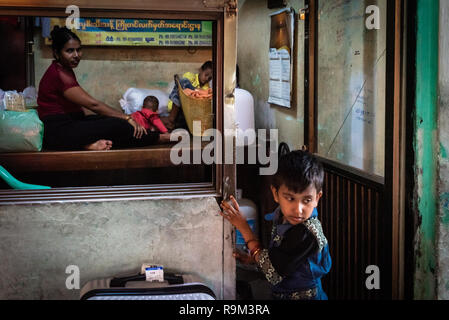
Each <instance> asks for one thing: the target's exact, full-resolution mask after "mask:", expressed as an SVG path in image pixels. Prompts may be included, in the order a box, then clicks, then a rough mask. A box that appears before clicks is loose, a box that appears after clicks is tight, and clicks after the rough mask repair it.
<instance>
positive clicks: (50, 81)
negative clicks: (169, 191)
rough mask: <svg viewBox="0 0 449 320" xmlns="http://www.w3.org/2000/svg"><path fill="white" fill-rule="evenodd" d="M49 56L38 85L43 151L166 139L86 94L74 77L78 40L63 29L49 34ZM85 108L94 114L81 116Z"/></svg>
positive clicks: (78, 56) (104, 147) (126, 145)
mask: <svg viewBox="0 0 449 320" xmlns="http://www.w3.org/2000/svg"><path fill="white" fill-rule="evenodd" d="M51 38H52V49H53V56H54V58H55V60H54V61H53V62H52V64H51V65H50V67H49V68H48V69H47V71H46V72H45V74H44V76H43V77H42V80H41V82H40V84H39V92H38V99H37V103H38V109H37V110H38V113H39V117H40V119H41V120H42V122H43V123H44V141H43V147H44V149H50V150H82V149H84V150H109V149H111V148H114V149H119V148H132V147H143V146H148V145H152V144H156V143H166V142H170V134H169V133H166V134H160V133H158V132H151V131H150V132H147V130H146V129H145V128H144V127H142V126H141V125H140V124H138V123H136V121H135V120H134V119H133V118H132V117H130V116H128V115H126V114H124V113H122V112H121V111H118V110H116V109H114V108H112V107H110V106H108V105H107V104H105V103H103V102H101V101H98V100H96V99H94V98H93V97H91V96H90V95H89V94H88V93H87V92H86V91H84V89H83V88H81V86H80V85H79V83H78V82H77V80H76V76H75V73H74V72H73V70H72V69H73V68H76V67H77V66H78V64H79V62H80V60H81V56H82V52H81V41H80V39H79V38H78V36H77V35H76V34H75V33H73V32H72V31H70V30H69V29H67V28H66V27H64V28H60V27H57V26H56V27H55V28H54V29H53V31H52V33H51ZM82 107H85V108H87V109H89V110H91V111H93V112H95V113H96V115H85V114H84V112H83V110H82Z"/></svg>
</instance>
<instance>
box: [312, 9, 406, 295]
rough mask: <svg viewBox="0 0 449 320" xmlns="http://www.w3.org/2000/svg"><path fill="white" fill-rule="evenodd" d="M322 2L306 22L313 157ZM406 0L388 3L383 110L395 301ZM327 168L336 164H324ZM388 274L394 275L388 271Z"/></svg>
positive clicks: (400, 238) (400, 251)
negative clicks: (319, 8) (319, 21)
mask: <svg viewBox="0 0 449 320" xmlns="http://www.w3.org/2000/svg"><path fill="white" fill-rule="evenodd" d="M318 1H319V0H306V5H307V8H308V15H307V21H306V30H307V32H306V37H305V42H306V43H305V48H306V49H305V50H306V54H305V57H306V63H305V79H306V80H305V97H304V99H305V100H304V109H305V114H304V122H305V128H304V143H305V145H306V147H307V150H309V151H310V152H312V153H317V145H318V125H317V120H318V117H317V115H318V106H317V97H318V92H317V74H318V63H319V61H318V32H319V30H318ZM405 2H406V1H404V0H394V1H387V32H386V37H387V39H386V45H387V48H386V57H387V62H386V88H385V90H386V101H385V102H386V104H385V106H386V112H385V175H384V179H383V180H384V182H383V186H384V188H383V194H384V200H385V202H384V205H385V212H386V213H387V214H389V215H390V216H391V225H389V226H388V227H390V228H391V235H390V237H391V238H390V240H391V284H392V285H391V298H392V299H403V298H404V261H405V257H404V252H405V247H404V239H405V236H404V229H405V219H404V212H405V205H406V204H405V198H406V197H405V194H406V191H405V190H406V181H405V180H406V179H405V172H406V142H407V137H406V119H405V118H406V115H405V112H404V111H405V108H406V106H405V103H404V102H405V100H406V99H405V97H404V92H405V91H406V90H405V88H404V84H405V82H406V81H405V78H404V71H405V69H406V68H404V62H405V60H406V59H405V58H404V53H405V52H404V39H405V38H406V37H405V36H404V34H405V30H406V21H405V20H404V12H405V6H406V4H405ZM319 158H320V159H321V160H322V161H324V162H326V163H327V164H328V165H333V164H335V163H334V162H333V161H329V162H328V161H326V159H323V158H322V157H319ZM342 168H344V170H345V171H346V172H348V173H352V174H354V172H357V174H358V175H359V176H360V177H363V178H365V179H368V180H371V181H373V182H377V183H378V182H379V181H381V179H379V178H378V177H374V176H373V175H370V174H365V173H364V172H361V171H359V170H354V168H352V167H350V166H345V165H339V169H342ZM383 227H385V226H383ZM388 273H389V274H390V272H388Z"/></svg>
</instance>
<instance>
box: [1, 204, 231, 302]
mask: <svg viewBox="0 0 449 320" xmlns="http://www.w3.org/2000/svg"><path fill="white" fill-rule="evenodd" d="M218 210H219V208H218V205H217V202H216V201H215V199H214V198H197V199H185V200H152V201H120V202H100V203H68V204H42V205H40V204H39V205H17V206H0V257H1V263H0V274H1V275H2V276H1V277H0V299H79V294H80V290H68V289H67V288H66V285H65V282H66V278H67V277H68V276H69V275H68V274H66V273H65V270H66V267H67V266H69V265H76V266H78V267H79V269H80V284H81V288H82V286H83V285H84V284H85V283H86V282H88V281H90V280H93V279H102V278H107V277H112V276H115V275H120V274H123V273H125V274H126V273H127V274H128V275H129V274H137V272H139V271H140V267H141V264H142V263H143V262H152V263H158V264H163V265H164V266H165V268H166V270H168V271H172V272H179V273H189V274H193V275H195V276H198V277H199V278H200V279H202V282H203V283H205V284H207V285H208V286H209V287H210V288H211V289H212V290H213V291H214V292H215V294H216V295H217V298H223V297H226V298H228V299H232V298H234V292H235V284H234V281H235V279H234V278H233V277H234V274H233V273H232V272H227V273H226V274H223V269H224V267H223V266H232V265H233V263H234V259H233V258H232V255H231V253H230V251H229V252H228V253H229V254H228V255H226V257H223V254H222V252H223V249H224V246H226V248H227V247H230V246H231V237H230V235H229V234H225V235H224V236H223V230H226V228H223V219H222V218H221V216H219V215H218V214H217V212H218ZM225 232H226V231H225ZM224 239H226V240H224ZM231 269H232V268H231ZM231 269H229V270H231Z"/></svg>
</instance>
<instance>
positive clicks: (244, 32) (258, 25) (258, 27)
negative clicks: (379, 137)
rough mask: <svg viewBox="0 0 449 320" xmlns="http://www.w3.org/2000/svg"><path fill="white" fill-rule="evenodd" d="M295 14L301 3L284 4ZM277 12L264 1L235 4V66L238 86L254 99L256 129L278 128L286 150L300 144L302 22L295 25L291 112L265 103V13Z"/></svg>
mask: <svg viewBox="0 0 449 320" xmlns="http://www.w3.org/2000/svg"><path fill="white" fill-rule="evenodd" d="M287 7H293V8H294V9H295V12H296V13H298V11H299V9H302V8H303V7H304V0H296V1H288V3H287ZM277 10H278V9H268V8H267V2H266V1H260V0H245V1H239V22H238V45H237V50H238V51H237V63H238V65H239V69H240V70H239V71H240V87H241V88H242V89H245V90H248V91H249V92H251V94H252V95H253V97H254V114H255V126H256V129H278V130H279V142H281V141H283V142H286V143H287V144H288V145H289V146H290V149H298V148H300V147H301V146H302V145H303V144H304V85H303V84H304V22H301V21H300V22H298V29H297V37H296V38H295V41H297V43H298V51H297V61H296V63H297V70H298V71H297V74H296V97H297V99H296V100H297V104H296V106H293V107H292V108H291V109H288V108H284V107H279V106H275V105H270V104H269V103H268V102H267V101H268V93H269V90H268V84H269V60H268V51H269V47H270V25H271V19H270V17H269V14H270V13H272V12H275V11H277Z"/></svg>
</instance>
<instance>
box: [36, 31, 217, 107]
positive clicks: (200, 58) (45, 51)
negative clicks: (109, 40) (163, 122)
mask: <svg viewBox="0 0 449 320" xmlns="http://www.w3.org/2000/svg"><path fill="white" fill-rule="evenodd" d="M40 31H41V30H40V29H37V31H36V33H35V35H34V43H35V46H34V51H35V75H36V87H38V86H39V82H40V80H41V78H42V76H43V75H44V73H45V71H46V70H47V68H48V66H49V65H50V64H51V61H52V60H53V55H52V51H51V47H50V46H48V45H45V43H44V40H43V38H42V36H41V34H40ZM211 59H212V49H211V48H196V49H190V50H188V49H187V48H166V47H165V48H164V47H119V46H117V47H97V46H84V47H83V56H82V60H81V63H80V64H79V65H78V67H77V68H76V69H74V72H75V74H76V76H77V80H78V82H79V84H80V85H81V86H82V87H83V88H84V90H86V91H87V92H88V93H89V94H90V95H91V96H92V97H94V98H96V99H98V100H100V101H103V102H105V103H106V104H108V105H109V106H111V107H113V108H116V109H119V110H121V107H120V104H119V100H120V99H121V98H122V96H123V94H124V93H125V92H126V90H127V89H128V88H131V87H133V88H145V89H158V90H161V91H164V92H167V91H168V90H169V85H170V84H171V83H172V82H173V75H174V74H177V73H178V74H183V73H185V72H187V71H190V72H198V68H199V67H201V65H202V64H203V63H204V62H205V61H207V60H211Z"/></svg>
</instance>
